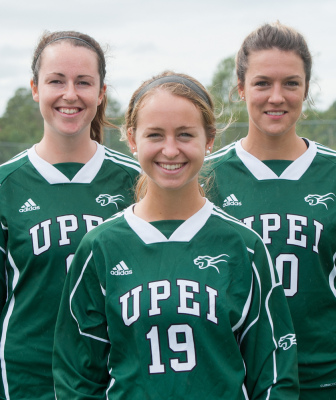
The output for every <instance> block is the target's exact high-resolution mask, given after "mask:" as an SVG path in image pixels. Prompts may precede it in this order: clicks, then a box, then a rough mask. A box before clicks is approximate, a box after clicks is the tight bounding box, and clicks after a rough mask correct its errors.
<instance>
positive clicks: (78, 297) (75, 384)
mask: <svg viewBox="0 0 336 400" xmlns="http://www.w3.org/2000/svg"><path fill="white" fill-rule="evenodd" d="M109 347H110V345H109V340H108V335H107V324H106V318H105V297H104V294H103V292H102V288H101V286H100V282H99V279H98V276H97V272H96V268H95V263H94V257H93V254H92V251H91V249H90V244H89V243H88V242H87V241H85V239H84V240H83V241H82V243H81V245H80V246H79V248H78V250H77V252H76V254H75V257H74V259H73V261H72V263H71V268H70V270H69V274H68V276H67V279H66V283H65V287H64V291H63V295H62V301H61V305H60V310H59V315H58V319H57V323H56V331H55V341H54V356H53V374H54V381H55V393H56V396H57V399H58V400H68V399H71V400H79V399H81V400H82V399H83V398H85V399H100V400H103V399H104V400H105V399H106V390H107V387H108V382H109V374H108V368H107V359H108V353H109Z"/></svg>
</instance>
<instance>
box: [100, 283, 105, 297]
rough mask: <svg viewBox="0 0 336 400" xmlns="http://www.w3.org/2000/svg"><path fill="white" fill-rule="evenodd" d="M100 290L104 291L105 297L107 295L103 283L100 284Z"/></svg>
mask: <svg viewBox="0 0 336 400" xmlns="http://www.w3.org/2000/svg"><path fill="white" fill-rule="evenodd" d="M100 290H101V291H102V293H103V296H105V297H106V290H105V289H104V288H103V286H102V285H100Z"/></svg>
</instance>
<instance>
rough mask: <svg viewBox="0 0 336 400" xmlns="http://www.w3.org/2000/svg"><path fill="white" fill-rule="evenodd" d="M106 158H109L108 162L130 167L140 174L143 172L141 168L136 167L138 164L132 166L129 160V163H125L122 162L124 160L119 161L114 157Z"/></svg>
mask: <svg viewBox="0 0 336 400" xmlns="http://www.w3.org/2000/svg"><path fill="white" fill-rule="evenodd" d="M106 158H107V159H108V160H111V161H114V162H115V163H116V164H121V165H125V166H126V167H130V168H133V169H135V170H136V171H138V172H141V168H140V167H139V166H138V165H136V164H131V163H130V162H129V160H127V161H128V162H125V161H122V160H118V159H116V158H115V157H112V156H108V157H106Z"/></svg>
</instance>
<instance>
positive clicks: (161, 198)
mask: <svg viewBox="0 0 336 400" xmlns="http://www.w3.org/2000/svg"><path fill="white" fill-rule="evenodd" d="M204 203H205V199H204V197H202V195H201V194H200V192H199V190H198V186H197V189H196V190H193V193H191V191H190V190H176V191H174V190H171V191H163V193H162V192H160V191H159V190H156V191H155V190H151V188H150V187H149V188H148V190H147V193H146V196H145V197H144V198H143V199H142V200H141V201H140V202H139V203H137V204H136V206H135V209H134V213H135V215H137V216H138V217H140V218H142V219H144V220H145V221H147V222H152V221H161V220H183V221H185V220H187V219H188V218H190V217H191V216H193V215H194V214H195V213H196V212H197V211H199V210H200V209H201V208H202V207H203V206H204Z"/></svg>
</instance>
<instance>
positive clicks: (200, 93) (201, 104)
mask: <svg viewBox="0 0 336 400" xmlns="http://www.w3.org/2000/svg"><path fill="white" fill-rule="evenodd" d="M169 76H171V77H172V79H171V81H169V82H164V83H159V84H158V85H155V86H154V87H151V86H149V89H148V90H144V89H145V88H146V86H148V85H150V84H151V83H152V82H154V81H156V80H159V79H160V78H163V77H169ZM174 77H176V78H184V79H186V80H187V81H191V82H192V86H193V87H194V85H196V87H197V88H196V90H197V91H195V90H193V89H192V88H191V87H190V86H191V85H188V84H183V83H181V82H180V81H179V79H175V80H176V81H174ZM159 82H160V81H159ZM157 90H166V91H168V92H169V93H171V94H173V95H176V96H180V97H183V98H185V99H188V100H189V101H191V102H192V103H193V104H194V105H195V106H196V107H197V108H198V109H199V110H200V111H201V114H202V117H203V124H204V129H205V134H206V138H207V140H212V139H214V138H215V136H216V117H215V113H214V104H213V101H212V98H211V96H210V94H209V93H208V91H207V90H206V88H205V87H204V86H203V85H202V84H201V83H199V82H198V81H197V80H196V79H194V78H192V77H191V76H189V75H186V74H177V73H175V72H173V71H164V72H163V73H161V74H159V75H157V76H154V77H153V78H151V79H149V80H147V81H145V82H144V83H143V84H142V85H141V86H140V87H139V88H138V89H137V90H136V91H135V92H134V93H133V96H132V98H131V100H130V102H129V106H128V109H127V111H126V114H125V125H124V126H123V127H122V132H121V134H122V139H123V140H126V139H127V130H128V129H129V128H132V129H133V132H135V131H136V128H137V122H138V113H139V110H140V109H141V105H142V104H143V102H144V101H145V99H147V98H148V97H149V96H152V95H153V94H154V93H155V91H157ZM199 190H200V193H201V194H202V196H204V190H203V189H202V187H201V185H199ZM146 192H147V176H146V175H145V174H142V175H141V176H140V177H139V179H138V182H137V185H136V190H135V195H136V200H137V201H139V200H140V199H141V198H143V197H144V196H145V194H146Z"/></svg>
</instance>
